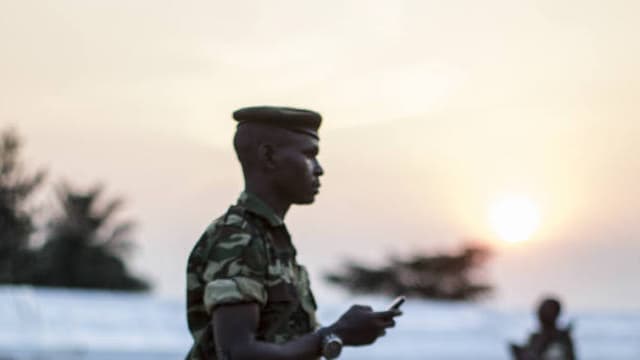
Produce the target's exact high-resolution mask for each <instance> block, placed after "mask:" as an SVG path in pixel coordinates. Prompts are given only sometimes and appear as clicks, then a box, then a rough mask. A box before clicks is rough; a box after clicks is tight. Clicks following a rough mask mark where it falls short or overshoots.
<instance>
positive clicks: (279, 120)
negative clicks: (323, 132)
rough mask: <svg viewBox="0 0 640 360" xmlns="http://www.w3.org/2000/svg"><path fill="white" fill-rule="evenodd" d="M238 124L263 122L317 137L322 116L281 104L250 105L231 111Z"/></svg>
mask: <svg viewBox="0 0 640 360" xmlns="http://www.w3.org/2000/svg"><path fill="white" fill-rule="evenodd" d="M233 118H234V119H235V120H236V121H237V122H238V126H241V125H243V124H249V123H254V124H263V125H268V126H274V127H278V128H283V129H287V130H291V131H295V132H299V133H303V134H307V135H310V136H313V137H314V138H316V139H317V138H318V128H320V123H321V122H322V116H320V114H318V113H317V112H315V111H311V110H305V109H296V108H291V107H281V106H251V107H245V108H242V109H238V110H236V111H234V112H233Z"/></svg>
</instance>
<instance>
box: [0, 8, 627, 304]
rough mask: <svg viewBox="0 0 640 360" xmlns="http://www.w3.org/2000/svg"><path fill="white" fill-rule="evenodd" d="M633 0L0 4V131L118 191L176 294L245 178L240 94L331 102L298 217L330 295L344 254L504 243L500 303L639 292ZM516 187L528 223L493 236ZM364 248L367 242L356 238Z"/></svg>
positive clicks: (592, 299) (622, 299)
mask: <svg viewBox="0 0 640 360" xmlns="http://www.w3.org/2000/svg"><path fill="white" fill-rule="evenodd" d="M639 11H640V3H638V2H634V1H611V2H607V3H606V4H604V3H602V2H599V1H577V0H576V1H573V0H571V1H569V0H567V1H550V0H540V1H534V0H522V1H507V0H490V1H486V2H482V3H479V2H475V1H472V0H467V1H463V0H454V1H447V2H439V1H418V0H413V1H403V2H393V3H390V2H383V1H324V2H322V3H301V2H296V1H291V0H287V1H275V2H274V1H251V2H238V3H226V2H222V1H189V2H182V3H180V4H179V5H178V4H177V3H175V4H169V3H158V2H155V1H148V0H147V1H136V2H126V1H110V2H80V1H72V0H62V1H58V2H56V3H55V5H53V4H52V3H49V4H43V3H42V2H38V1H30V0H27V1H21V2H10V1H5V2H0V17H1V18H2V21H0V44H2V56H0V78H2V79H3V81H2V82H0V101H1V102H2V106H0V127H2V128H4V127H6V126H9V125H12V126H15V127H16V129H17V130H18V131H19V133H20V134H21V135H22V136H23V137H24V140H25V141H26V144H25V147H24V153H25V155H26V159H27V165H28V166H29V168H35V167H38V166H43V167H46V168H48V170H49V174H50V178H49V180H50V181H51V180H53V181H60V180H62V179H65V180H68V181H69V182H70V183H71V184H73V185H76V186H79V187H89V186H91V185H93V184H95V183H96V182H101V183H104V184H105V185H106V192H107V194H111V195H119V196H123V197H124V198H125V199H126V200H127V201H128V202H127V204H128V206H127V209H128V215H131V216H132V217H133V218H135V219H136V220H137V223H138V228H137V231H136V234H135V235H136V239H137V241H138V246H139V248H138V252H136V255H135V257H134V259H133V261H134V266H135V269H136V270H137V271H138V272H139V273H141V274H143V275H145V276H147V277H149V278H150V279H151V280H152V281H153V282H154V284H155V285H156V290H157V292H158V293H159V294H161V295H163V296H174V297H180V296H182V294H183V293H184V266H185V262H186V257H187V254H188V252H189V250H190V249H191V246H192V244H193V242H194V241H196V239H197V238H198V236H199V235H200V234H201V232H202V231H203V229H204V228H205V226H206V225H207V224H208V223H209V221H211V220H212V219H213V218H214V217H216V216H218V215H219V214H220V213H221V212H223V211H224V210H225V209H226V207H227V206H228V205H229V204H231V203H232V202H234V201H235V197H236V196H237V194H238V193H239V192H240V190H241V186H242V184H241V174H240V168H239V166H238V165H237V163H236V160H235V156H234V154H233V152H232V147H231V136H232V134H233V130H234V123H233V121H231V116H230V114H231V112H232V111H233V110H235V109H237V108H239V107H241V106H246V105H255V104H279V105H280V104H281V105H290V106H300V107H307V108H312V109H314V110H317V111H319V112H321V113H322V114H323V117H324V123H323V125H322V128H321V137H322V140H321V153H320V160H321V162H322V163H323V166H324V168H325V173H326V174H325V176H324V178H323V179H322V180H323V187H322V189H321V192H320V194H319V197H318V199H317V203H316V204H314V205H313V206H311V207H295V208H293V209H292V210H291V211H290V214H289V215H288V216H287V223H288V226H289V228H290V230H291V232H292V234H293V236H294V241H295V242H296V246H297V248H298V251H299V254H300V255H299V256H300V260H301V262H302V263H305V264H307V265H308V266H309V268H310V270H311V272H312V274H313V277H314V279H313V280H314V288H315V289H316V292H318V293H319V297H320V298H321V299H322V298H323V297H327V296H333V295H332V294H334V292H335V289H333V288H329V287H327V285H326V284H324V283H323V282H322V280H321V274H322V272H323V271H325V270H327V269H328V268H329V267H331V266H335V265H336V264H339V263H340V262H341V261H342V260H343V259H345V258H353V259H359V260H363V261H368V262H376V261H379V260H380V259H381V258H383V257H384V256H385V255H386V254H389V253H391V254H400V255H402V254H408V253H411V252H413V251H416V250H425V249H451V248H455V247H457V246H460V245H461V244H462V243H463V242H464V241H465V240H466V239H469V238H473V239H484V240H486V241H489V242H490V243H491V244H493V245H494V247H495V249H496V253H495V256H494V259H493V262H492V265H491V267H490V269H489V273H488V274H487V275H488V276H489V278H490V279H491V281H492V282H493V283H495V284H496V286H497V292H496V294H495V297H494V298H493V299H491V300H490V302H493V303H497V304H500V305H507V306H530V305H532V304H534V303H535V302H536V301H537V300H538V299H539V297H540V296H541V295H543V294H546V293H555V294H559V295H560V296H562V297H563V298H564V299H565V300H566V302H567V305H568V306H569V307H571V308H580V307H583V308H597V307H609V308H635V309H638V306H639V304H640V289H638V288H637V287H636V286H634V285H633V284H634V275H635V274H637V273H639V271H640V255H638V254H640V241H638V240H639V239H638V237H639V236H640V224H638V215H637V214H638V213H639V210H640V188H639V187H638V186H637V184H638V183H640V156H638V154H640V145H639V143H638V139H640V122H639V120H638V119H639V116H638V115H640V111H639V110H638V107H637V96H638V95H637V94H639V93H640V71H639V70H638V66H637V64H639V63H640V43H639V42H637V41H633V39H634V36H635V34H637V33H638V31H639V30H640V25H639V24H638V22H637V21H636V20H637V19H636V17H637V16H636V14H638V13H639ZM506 193H507V194H508V193H515V194H523V195H525V196H527V197H529V198H531V199H532V201H533V202H535V204H536V205H537V206H538V207H539V209H540V226H539V228H537V230H536V231H535V232H534V233H533V235H532V237H531V239H529V240H527V241H525V242H521V243H518V244H507V243H504V242H501V241H498V240H497V239H496V235H495V233H494V232H493V230H492V229H491V226H490V224H489V221H488V220H487V217H488V211H489V210H488V209H489V207H490V204H491V203H492V202H493V201H495V199H496V198H498V197H500V196H502V195H503V194H506ZM363 249H365V250H363Z"/></svg>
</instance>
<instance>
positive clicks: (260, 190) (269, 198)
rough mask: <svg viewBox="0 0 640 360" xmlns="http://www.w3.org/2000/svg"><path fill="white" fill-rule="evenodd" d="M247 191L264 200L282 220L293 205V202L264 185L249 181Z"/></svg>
mask: <svg viewBox="0 0 640 360" xmlns="http://www.w3.org/2000/svg"><path fill="white" fill-rule="evenodd" d="M245 191H247V192H249V193H251V194H254V195H256V196H257V197H258V198H260V200H262V201H264V202H265V203H266V204H267V205H269V207H270V208H271V210H273V211H274V212H275V213H276V215H278V216H279V217H280V218H281V219H282V220H284V217H285V215H287V211H289V208H290V207H291V202H289V201H284V200H283V199H282V198H281V197H280V196H278V194H277V193H275V192H274V191H273V190H271V189H265V188H264V187H262V186H256V185H251V184H249V183H247V184H246V186H245Z"/></svg>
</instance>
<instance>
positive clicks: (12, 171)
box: [0, 130, 45, 283]
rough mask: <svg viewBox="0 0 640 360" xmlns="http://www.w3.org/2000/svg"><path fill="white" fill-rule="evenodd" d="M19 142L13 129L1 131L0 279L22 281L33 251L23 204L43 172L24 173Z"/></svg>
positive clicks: (31, 228)
mask: <svg viewBox="0 0 640 360" xmlns="http://www.w3.org/2000/svg"><path fill="white" fill-rule="evenodd" d="M20 145H21V142H20V138H19V136H18V135H17V134H16V132H15V131H13V130H5V131H3V132H2V133H1V134H0V283H24V282H28V281H29V278H30V277H31V275H32V274H31V269H32V264H33V261H34V259H33V255H34V254H33V251H31V250H30V249H29V239H30V237H31V234H32V233H33V232H34V230H35V228H34V224H33V219H32V216H31V214H30V213H29V212H28V210H27V208H26V207H27V202H28V200H29V198H30V197H31V195H32V194H33V192H34V191H35V190H36V189H37V188H38V186H39V185H40V184H41V183H42V180H43V179H44V176H45V173H44V171H42V170H40V171H38V172H36V173H35V174H33V175H25V173H24V171H23V168H22V164H21V163H20V160H19V151H20Z"/></svg>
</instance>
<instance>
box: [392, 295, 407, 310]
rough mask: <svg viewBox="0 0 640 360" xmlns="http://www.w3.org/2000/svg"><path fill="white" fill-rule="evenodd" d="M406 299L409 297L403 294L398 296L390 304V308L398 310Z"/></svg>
mask: <svg viewBox="0 0 640 360" xmlns="http://www.w3.org/2000/svg"><path fill="white" fill-rule="evenodd" d="M406 299H407V298H406V297H404V296H402V295H401V296H398V297H397V298H395V299H394V300H393V302H392V303H391V305H389V310H398V309H399V308H400V305H402V304H403V303H404V301H405V300H406Z"/></svg>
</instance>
